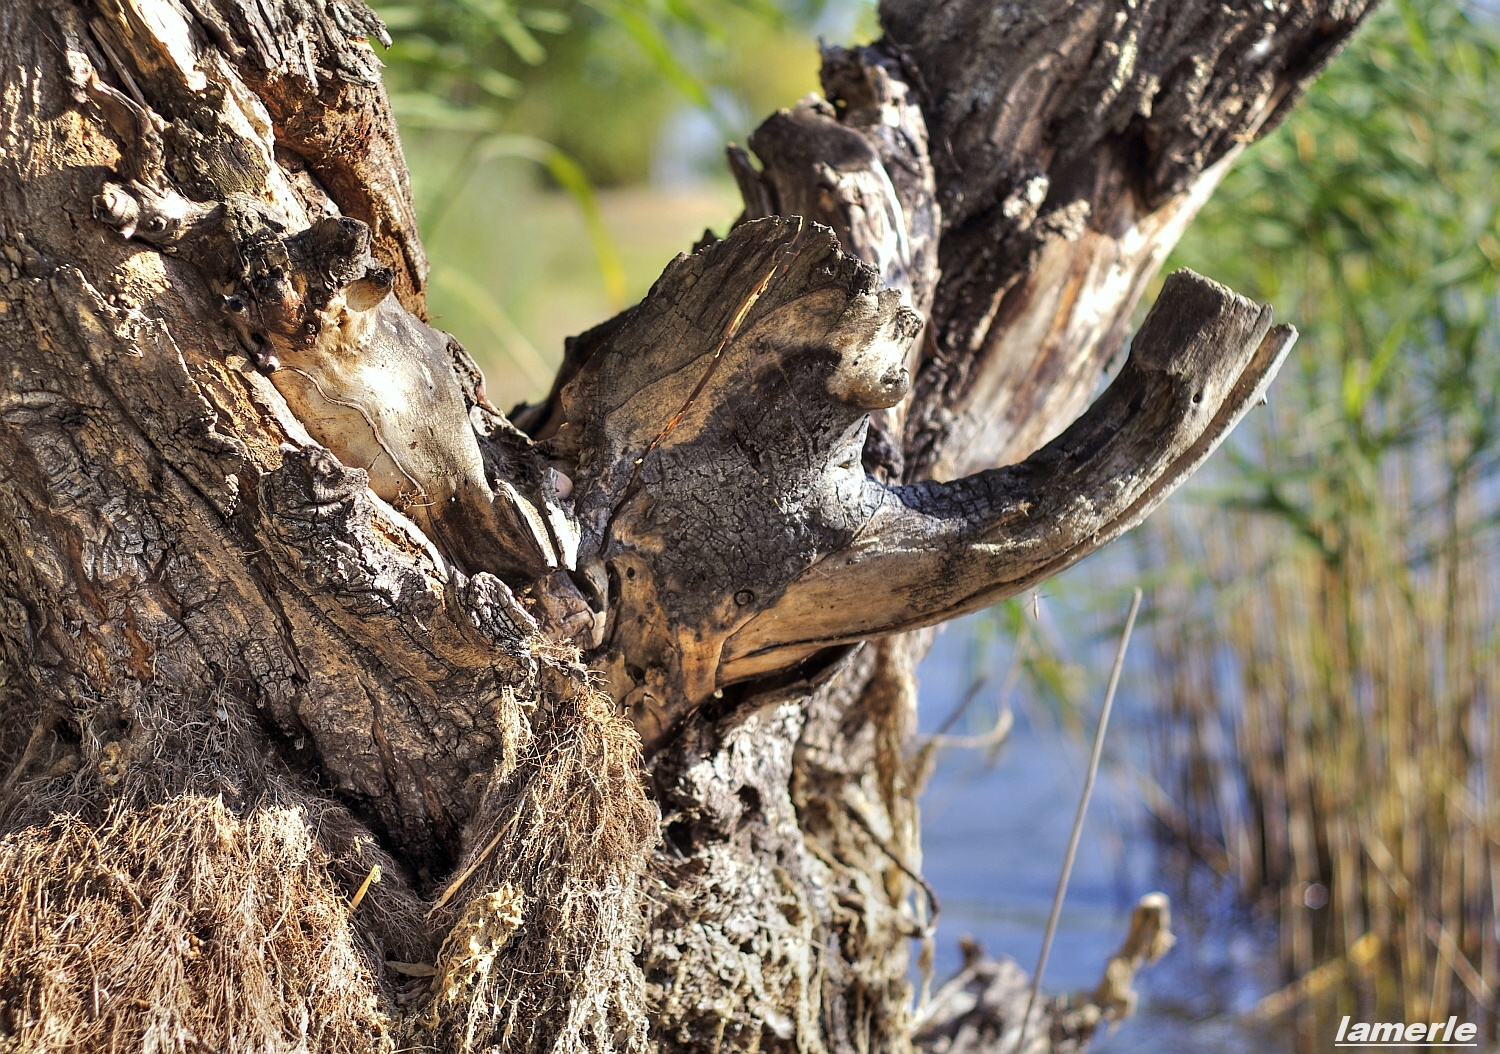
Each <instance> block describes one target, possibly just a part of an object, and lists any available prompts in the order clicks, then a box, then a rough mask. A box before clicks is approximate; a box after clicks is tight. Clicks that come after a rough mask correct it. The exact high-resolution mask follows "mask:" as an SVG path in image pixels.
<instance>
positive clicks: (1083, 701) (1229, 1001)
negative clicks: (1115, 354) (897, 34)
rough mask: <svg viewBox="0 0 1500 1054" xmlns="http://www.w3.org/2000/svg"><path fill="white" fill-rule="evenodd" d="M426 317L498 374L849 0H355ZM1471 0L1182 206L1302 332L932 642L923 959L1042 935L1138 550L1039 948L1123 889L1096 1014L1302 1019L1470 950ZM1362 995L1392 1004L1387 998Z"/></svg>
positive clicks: (1487, 508) (1497, 78) (1478, 834)
mask: <svg viewBox="0 0 1500 1054" xmlns="http://www.w3.org/2000/svg"><path fill="white" fill-rule="evenodd" d="M377 7H378V9H379V10H380V12H381V14H382V15H383V17H384V18H385V19H386V21H387V23H388V25H389V26H390V29H391V33H392V36H393V37H394V38H395V41H396V43H395V45H394V46H393V47H392V48H391V49H389V51H388V52H387V53H386V54H385V60H386V62H387V64H388V67H389V68H388V71H387V72H388V83H389V85H390V87H391V89H392V94H393V99H394V101H395V104H396V107H397V112H398V116H399V119H400V121H401V128H402V134H403V138H404V142H405V146H406V151H407V157H408V161H409V162H410V165H411V169H412V178H413V187H414V191H415V194H416V198H417V205H418V212H419V215H420V217H421V222H422V230H423V235H424V238H425V240H426V243H427V249H428V254H429V256H430V258H431V260H432V261H433V271H432V293H431V299H430V303H431V307H432V312H433V315H434V321H435V322H436V324H437V325H439V326H441V327H443V328H445V329H448V330H450V331H452V332H453V333H455V334H456V335H458V336H459V338H460V339H461V340H462V341H463V342H464V343H465V345H466V346H467V347H468V348H469V350H470V351H471V352H472V353H473V354H474V356H475V358H476V359H477V360H478V361H479V362H480V363H481V365H482V366H483V367H484V369H485V373H486V375H487V378H488V384H489V391H490V394H491V396H492V398H493V399H494V400H495V402H496V403H497V404H498V405H501V406H509V405H511V404H513V403H515V402H519V401H522V400H527V399H535V398H538V397H539V396H541V395H542V394H543V393H544V392H545V391H546V389H547V387H548V385H549V383H550V380H551V376H552V371H553V368H554V366H555V364H556V362H557V361H558V359H559V357H560V355H561V351H562V341H563V338H565V337H566V336H569V335H572V334H574V333H578V332H581V331H582V330H584V329H586V328H588V327H589V326H592V325H594V324H595V323H597V322H599V321H602V320H603V319H605V318H607V317H608V316H609V315H611V314H612V313H613V312H614V311H616V310H618V309H619V308H620V307H622V306H624V305H626V304H627V303H630V302H633V301H634V300H636V299H638V298H639V297H640V296H641V295H643V294H644V293H645V291H646V290H647V289H648V288H649V286H650V284H651V282H652V281H653V280H654V279H655V277H656V276H657V274H659V273H660V270H661V268H662V267H663V265H664V264H665V263H666V262H667V261H668V260H669V259H671V257H672V256H674V255H675V254H676V253H678V252H682V251H686V250H688V249H689V248H690V247H691V245H692V243H693V242H694V241H696V240H697V239H698V238H699V237H700V236H701V234H702V232H703V230H704V228H712V229H713V230H715V231H716V232H718V233H720V234H722V233H723V232H724V231H725V229H726V228H727V226H728V225H729V223H731V222H732V220H733V218H734V216H735V215H736V214H737V213H738V211H739V206H738V199H737V195H736V194H735V192H734V190H733V185H732V183H731V182H730V181H729V179H728V178H727V174H726V173H725V170H724V167H723V163H722V156H723V147H724V144H725V143H726V142H728V141H731V140H734V141H740V142H743V140H744V137H745V136H746V134H747V133H748V132H749V131H750V130H751V129H752V128H753V127H754V125H755V124H756V123H758V121H759V120H760V119H761V118H763V117H764V116H765V115H766V114H768V113H769V112H770V111H772V110H774V109H775V108H777V107H780V106H787V105H790V104H792V103H793V102H795V101H796V100H797V99H798V98H799V97H800V96H801V95H803V94H804V93H806V92H808V91H811V90H814V89H815V88H816V86H817V80H816V69H817V56H816V50H815V45H816V40H817V39H818V38H819V37H823V38H825V39H827V40H829V41H831V42H840V43H849V42H861V41H867V40H869V39H871V38H872V37H873V36H875V35H876V33H877V27H876V21H875V15H874V9H873V5H871V4H868V3H864V2H862V0H539V3H538V4H537V5H536V6H525V5H524V4H523V3H521V2H518V0H420V2H416V0H414V2H411V3H385V4H377ZM1497 110H1500V22H1497V17H1496V8H1495V7H1493V6H1490V5H1486V4H1480V3H1465V2H1460V0H1408V2H1401V3H1395V2H1388V3H1387V4H1386V5H1385V7H1383V8H1382V9H1381V10H1380V11H1379V12H1378V13H1377V14H1376V16H1375V17H1374V18H1373V19H1372V21H1371V22H1370V24H1369V25H1368V26H1366V27H1365V29H1364V30H1363V31H1362V32H1361V33H1360V35H1359V36H1358V37H1357V38H1356V40H1355V41H1354V43H1353V44H1352V45H1351V46H1350V47H1349V48H1348V50H1347V51H1346V52H1345V53H1344V55H1343V56H1342V57H1340V58H1339V59H1338V60H1337V62H1336V63H1335V64H1334V66H1333V67H1332V69H1331V70H1330V71H1329V73H1328V74H1326V75H1325V76H1324V77H1323V78H1322V80H1320V81H1319V82H1318V84H1317V85H1316V86H1315V87H1314V88H1313V90H1312V91H1311V92H1310V94H1309V95H1308V97H1307V99H1306V100H1305V101H1304V103H1303V104H1302V106H1301V107H1299V108H1298V109H1297V111H1296V112H1295V113H1294V115H1293V116H1292V118H1291V119H1290V120H1289V121H1288V122H1287V124H1286V125H1285V126H1283V127H1282V128H1281V129H1279V130H1278V131H1276V132H1275V133H1274V134H1273V135H1271V136H1270V137H1269V138H1268V139H1266V140H1265V141H1264V142H1262V143H1260V144H1258V145H1256V146H1255V147H1253V148H1252V149H1251V150H1250V151H1249V152H1248V153H1247V155H1246V156H1245V158H1244V159H1243V160H1242V161H1241V162H1240V164H1239V166H1238V167H1237V168H1236V169H1235V170H1234V171H1233V172H1232V174H1231V175H1230V177H1229V179H1228V181H1227V182H1226V183H1225V185H1224V187H1223V188H1222V189H1221V190H1220V192H1219V193H1218V194H1217V195H1216V196H1215V197H1214V199H1213V200H1212V201H1211V203H1210V204H1209V205H1208V207H1207V208H1206V209H1205V210H1204V212H1203V214H1202V215H1201V216H1200V217H1199V219H1198V220H1197V221H1196V223H1195V224H1194V225H1193V227H1192V228H1191V229H1190V231H1189V232H1188V235H1187V237H1186V238H1185V240H1184V242H1183V243H1182V245H1181V247H1180V248H1179V250H1178V252H1177V253H1176V254H1175V257H1174V260H1173V263H1172V264H1171V265H1169V269H1170V267H1172V266H1182V265H1186V266H1192V267H1193V268H1195V269H1196V270H1199V271H1201V272H1203V273H1205V274H1207V275H1209V276H1211V277H1213V278H1216V279H1218V280H1220V281H1223V282H1226V283H1228V284H1230V285H1231V286H1233V287H1234V288H1236V289H1237V290H1239V291H1240V292H1242V293H1244V294H1245V295H1247V296H1250V297H1253V298H1256V299H1258V300H1262V301H1267V302H1269V303H1271V304H1273V305H1274V307H1275V309H1276V313H1277V316H1278V317H1279V318H1282V319H1289V320H1292V321H1294V322H1295V323H1296V324H1297V325H1298V327H1299V328H1300V329H1301V331H1302V334H1303V335H1302V339H1301V342H1300V343H1299V345H1298V348H1297V350H1296V351H1295V352H1294V355H1293V358H1292V360H1291V362H1290V363H1289V364H1288V366H1287V367H1286V368H1285V369H1284V370H1283V371H1282V375H1281V377H1280V379H1279V380H1278V381H1277V383H1276V385H1275V387H1274V388H1273V390H1272V394H1271V402H1270V406H1269V408H1268V410H1263V411H1261V412H1258V413H1256V414H1253V415H1251V417H1250V418H1249V419H1247V421H1246V423H1245V424H1244V425H1242V426H1241V427H1240V429H1239V431H1238V432H1236V434H1235V436H1234V438H1233V440H1232V442H1231V443H1230V444H1229V445H1227V446H1226V447H1225V448H1224V449H1223V450H1221V452H1220V453H1219V454H1218V455H1216V456H1215V457H1214V458H1213V459H1212V460H1211V462H1210V464H1209V466H1208V467H1207V468H1206V469H1205V470H1204V471H1203V472H1202V473H1200V474H1199V476H1198V477H1196V478H1195V480H1194V481H1193V482H1192V483H1191V484H1190V485H1189V486H1188V487H1187V488H1185V490H1184V491H1183V492H1181V493H1179V494H1178V495H1177V496H1175V497H1174V498H1173V499H1172V500H1171V501H1170V502H1169V503H1168V505H1167V506H1166V507H1164V508H1163V509H1162V510H1161V511H1159V512H1158V513H1157V514H1156V515H1155V516H1154V517H1153V518H1152V520H1151V522H1150V523H1149V524H1148V525H1147V526H1146V527H1144V528H1142V529H1140V530H1138V531H1136V532H1135V533H1134V534H1133V535H1131V536H1129V537H1128V538H1127V539H1126V540H1124V541H1123V542H1121V543H1118V544H1117V545H1115V546H1113V547H1111V548H1110V549H1108V550H1106V551H1104V552H1102V553H1100V554H1098V555H1097V556H1096V557H1094V558H1092V559H1091V560H1089V561H1086V562H1085V563H1084V564H1082V565H1080V566H1079V567H1077V568H1074V569H1073V570H1072V571H1070V572H1068V573H1067V574H1065V575H1063V576H1061V578H1060V579H1058V580H1056V581H1054V582H1051V583H1049V584H1048V585H1047V586H1045V587H1043V588H1042V589H1041V590H1038V592H1037V594H1036V595H1034V596H1028V597H1025V598H1018V599H1016V600H1014V601H1011V602H1009V603H1007V604H1004V605H1001V606H999V607H997V608H996V609H994V610H992V611H990V612H986V613H984V614H981V615H978V616H974V617H971V618H969V619H965V620H962V621H961V622H959V623H957V624H955V625H954V626H952V627H949V628H948V629H947V630H946V631H945V632H943V633H942V634H941V635H940V636H939V638H938V642H937V645H936V647H935V648H934V650H933V652H932V655H931V656H930V658H929V659H928V660H927V662H926V663H924V665H923V667H922V671H921V673H922V702H921V706H922V726H923V729H924V733H925V734H931V733H934V732H937V731H939V730H941V732H942V733H943V735H945V736H947V737H948V738H946V739H941V740H934V741H931V745H932V746H933V749H934V750H935V752H936V757H937V766H936V769H935V771H934V774H933V777H932V779H931V781H930V783H929V786H928V790H927V793H926V795H925V796H924V799H923V811H924V828H925V834H924V853H925V862H924V867H925V870H926V873H927V875H928V877H929V879H930V880H931V881H932V883H933V884H934V885H935V886H936V888H937V890H938V892H939V895H940V896H941V897H942V898H943V904H944V912H943V915H942V917H941V919H940V924H939V949H938V951H939V971H938V973H939V979H941V977H942V976H943V974H944V973H947V972H951V970H952V969H953V968H954V967H955V966H956V965H957V963H958V959H959V954H958V950H957V939H958V936H959V935H960V934H961V933H971V934H973V935H975V936H976V937H978V938H980V939H981V940H983V941H984V942H985V943H986V944H987V945H988V947H989V949H990V951H991V952H994V953H1005V954H1010V955H1012V956H1014V957H1016V958H1017V959H1018V960H1019V961H1020V962H1021V963H1022V964H1023V965H1024V966H1026V968H1027V969H1030V968H1031V967H1032V964H1033V963H1034V961H1035V957H1036V953H1037V950H1038V948H1039V946H1040V942H1041V934H1042V929H1043V926H1044V924H1045V920H1046V913H1047V908H1048V905H1049V902H1050V898H1051V895H1052V888H1053V884H1054V883H1055V881H1056V876H1057V870H1058V867H1059V865H1060V862H1061V859H1062V855H1063V850H1064V846H1065V844H1066V841H1067V835H1068V827H1069V824H1070V822H1071V819H1072V811H1073V808H1074V805H1075V803H1076V798H1077V793H1078V791H1079V789H1080V787H1081V784H1082V781H1083V772H1084V767H1085V763H1086V756H1087V743H1086V739H1087V737H1088V736H1089V735H1091V734H1092V729H1093V723H1094V721H1095V715H1096V714H1097V712H1098V707H1099V702H1100V699H1101V697H1102V694H1103V680H1104V675H1105V673H1106V671H1107V668H1108V664H1109V658H1110V654H1111V653H1112V650H1113V648H1114V646H1115V641H1116V638H1117V637H1118V634H1119V630H1120V622H1121V620H1122V617H1123V614H1124V611H1125V608H1126V606H1127V595H1128V592H1129V590H1130V589H1131V588H1132V587H1134V586H1136V585H1140V586H1142V587H1143V588H1144V589H1145V590H1146V603H1145V606H1144V608H1143V614H1142V620H1143V621H1142V624H1141V627H1140V630H1139V631H1138V635H1137V637H1136V638H1135V643H1134V644H1133V645H1132V650H1131V655H1130V659H1129V662H1128V663H1127V667H1126V678H1125V681H1124V684H1123V686H1122V690H1121V699H1120V702H1119V704H1118V705H1119V709H1118V711H1117V717H1116V723H1115V724H1114V725H1113V727H1112V729H1111V733H1110V739H1109V747H1108V750H1107V752H1106V763H1105V771H1104V774H1103V777H1102V780H1101V786H1100V789H1099V791H1098V793H1097V796H1096V798H1095V802H1094V806H1093V809H1092V811H1091V813H1090V817H1089V821H1088V824H1087V826H1086V828H1085V839H1084V848H1083V852H1082V856H1081V858H1080V864H1079V868H1078V871H1077V872H1076V873H1075V877H1074V881H1073V885H1072V887H1071V890H1070V893H1069V899H1068V902H1067V907H1066V908H1065V910H1064V913H1063V918H1062V926H1061V929H1060V931H1059V935H1058V939H1057V944H1056V946H1055V948H1054V951H1053V955H1052V960H1051V965H1050V966H1049V971H1048V975H1047V984H1046V987H1047V988H1048V989H1049V990H1052V991H1061V990H1066V989H1068V988H1081V987H1091V986H1092V985H1093V984H1094V983H1095V982H1096V981H1097V980H1098V973H1099V970H1100V969H1101V967H1102V966H1103V963H1104V962H1105V960H1106V959H1107V957H1108V956H1109V955H1110V954H1111V953H1112V952H1113V950H1114V946H1115V944H1116V943H1117V941H1118V940H1119V938H1120V936H1121V935H1122V934H1123V933H1124V931H1125V928H1126V925H1127V922H1128V917H1129V911H1130V908H1131V907H1132V906H1133V904H1134V902H1135V899H1136V898H1137V897H1138V896H1139V895H1140V894H1142V893H1144V892H1146V891H1148V890H1149V889H1152V888H1156V887H1161V888H1165V889H1166V890H1167V891H1168V892H1169V893H1171V894H1172V895H1173V898H1174V905H1175V908H1176V912H1177V919H1176V923H1177V928H1178V930H1179V932H1180V935H1181V938H1182V939H1181V941H1180V943H1179V946H1178V948H1177V949H1176V950H1175V951H1173V952H1172V953H1171V954H1170V955H1169V956H1168V957H1167V959H1166V960H1164V961H1163V962H1162V963H1161V964H1160V965H1159V966H1157V967H1156V968H1155V969H1154V970H1152V971H1150V972H1148V973H1147V974H1146V975H1144V977H1143V989H1144V999H1143V1004H1142V1010H1141V1013H1140V1014H1139V1015H1138V1016H1137V1018H1136V1019H1134V1020H1132V1021H1131V1022H1128V1023H1126V1024H1125V1025H1124V1026H1122V1027H1121V1028H1120V1029H1119V1030H1118V1031H1117V1032H1116V1033H1114V1034H1112V1035H1110V1036H1108V1037H1105V1038H1103V1039H1102V1040H1101V1041H1099V1042H1098V1043H1097V1044H1096V1046H1095V1048H1094V1049H1096V1050H1100V1051H1105V1052H1106V1054H1107V1052H1109V1051H1115V1052H1121V1051H1148V1050H1149V1051H1199V1050H1205V1049H1209V1050H1225V1051H1235V1050H1244V1051H1280V1050H1298V1051H1304V1050H1306V1051H1312V1050H1323V1049H1326V1048H1327V1047H1328V1045H1329V1043H1330V1042H1331V1040H1330V1039H1329V1037H1330V1036H1331V1034H1332V1029H1333V1027H1334V1024H1333V1023H1336V1021H1337V1019H1338V1018H1339V1017H1340V1016H1342V1015H1344V1014H1352V1015H1354V1016H1355V1018H1356V1020H1358V1019H1361V1018H1362V1019H1364V1020H1374V1019H1382V1020H1391V1019H1400V1020H1406V1021H1431V1020H1437V1019H1440V1018H1444V1017H1446V1016H1447V1015H1448V1014H1449V1013H1453V1014H1457V1015H1459V1017H1460V1020H1469V1021H1475V1022H1476V1023H1479V1024H1480V1025H1481V1036H1484V1037H1488V1042H1490V1043H1491V1044H1493V1042H1494V1038H1495V1029H1496V1010H1497V1005H1496V992H1497V986H1500V933H1497V928H1496V927H1497V921H1496V913H1495V904H1496V899H1497V896H1500V788H1497V786H1496V781H1497V780H1500V706H1497V703H1496V691H1497V687H1500V649H1497V644H1500V635H1497V631H1500V619H1497V616H1500V601H1497V600H1496V599H1495V592H1496V591H1495V588H1494V587H1495V585H1496V584H1497V582H1500V569H1497V567H1500V565H1497V559H1496V557H1497V556H1500V546H1497V541H1500V533H1497V528H1500V519H1497V516H1500V417H1497V415H1496V412H1495V411H1496V405H1495V402H1496V398H1497V391H1500V321H1497V313H1500V293H1497V282H1500V225H1497V222H1500V117H1497V116H1496V114H1497ZM1381 1015H1384V1017H1382V1016H1381Z"/></svg>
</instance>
